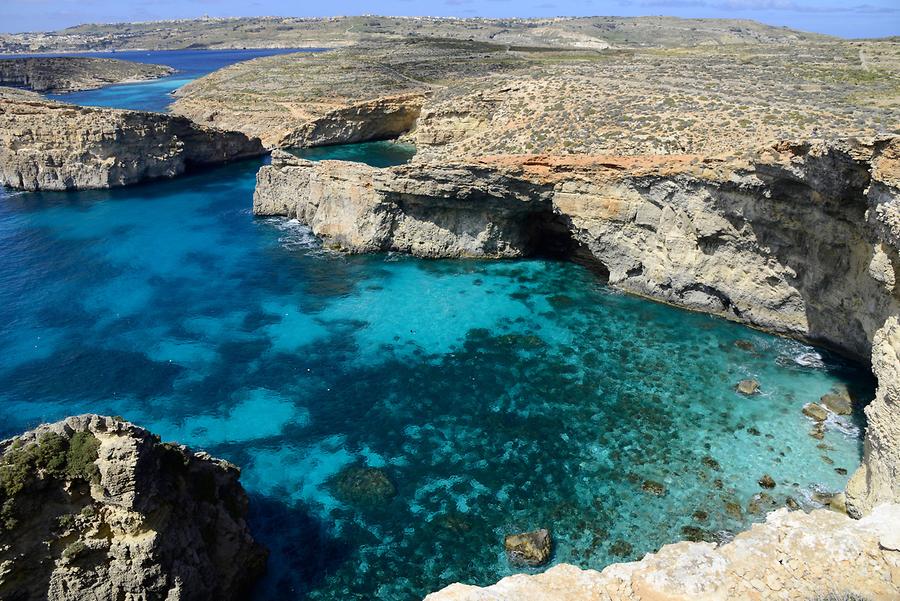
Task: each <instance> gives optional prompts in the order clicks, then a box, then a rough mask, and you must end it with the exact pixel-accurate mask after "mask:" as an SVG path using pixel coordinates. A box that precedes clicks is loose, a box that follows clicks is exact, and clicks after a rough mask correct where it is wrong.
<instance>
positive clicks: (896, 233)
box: [254, 137, 900, 515]
mask: <svg viewBox="0 0 900 601" xmlns="http://www.w3.org/2000/svg"><path fill="white" fill-rule="evenodd" d="M898 157H900V138H896V137H884V138H873V139H868V140H843V141H829V142H825V141H815V140H814V141H806V142H781V143H778V144H774V145H771V146H769V147H766V148H763V149H761V150H760V151H758V152H756V153H753V154H750V155H746V156H740V157H708V158H701V157H696V156H677V155H676V156H671V155H670V156H659V155H657V156H652V155H649V156H641V157H600V156H593V157H592V156H578V157H571V156H570V157H540V156H539V157H528V156H521V155H517V156H495V157H484V158H482V159H481V160H480V161H477V162H474V161H473V162H467V163H454V162H447V161H441V162H438V161H435V160H425V161H422V160H419V161H414V162H413V163H411V164H407V165H401V166H396V167H391V168H388V169H376V168H373V167H368V166H365V165H359V164H350V163H344V162H340V161H323V162H321V163H312V162H309V161H304V160H301V159H297V158H295V157H293V156H291V155H288V154H287V153H274V154H273V161H272V164H271V165H270V166H267V167H263V168H262V169H261V170H260V172H259V174H258V176H257V188H256V193H255V196H254V212H255V213H256V214H258V215H287V216H290V217H296V218H297V219H299V220H300V221H302V222H304V223H307V224H309V225H310V227H311V228H312V230H313V232H314V233H316V234H317V235H319V236H322V237H323V238H324V239H325V240H326V242H327V243H328V244H331V245H334V246H336V247H338V248H341V249H344V250H348V251H351V252H371V251H384V250H397V251H403V252H410V253H413V254H415V255H419V256H423V257H515V256H523V255H528V254H533V253H535V252H540V251H542V250H545V249H546V245H547V243H548V242H551V243H553V244H554V245H556V246H557V249H558V248H559V247H560V246H565V242H566V240H563V239H562V238H564V237H565V236H568V242H569V244H570V247H569V248H568V249H566V250H567V251H568V252H569V253H572V254H579V255H581V256H582V257H584V256H586V257H589V259H590V260H591V261H593V262H594V263H595V264H597V265H598V266H599V267H600V268H601V269H602V270H603V271H605V272H606V273H607V274H608V279H609V284H610V285H611V286H614V287H617V288H620V289H623V290H626V291H628V292H632V293H635V294H639V295H642V296H646V297H649V298H653V299H656V300H660V301H664V302H668V303H672V304H675V305H678V306H682V307H687V308H690V309H694V310H698V311H704V312H708V313H713V314H717V315H721V316H723V317H727V318H729V319H733V320H736V321H741V322H743V323H747V324H750V325H753V326H756V327H760V328H764V329H767V330H770V331H775V332H780V333H784V334H788V335H791V336H795V337H798V338H804V339H808V340H812V341H816V342H820V343H824V344H828V345H830V346H833V347H835V348H838V349H841V350H843V351H844V352H846V353H849V354H852V355H855V356H857V357H859V358H860V359H862V360H864V361H865V360H868V359H869V358H870V357H871V358H872V363H873V367H874V370H875V375H876V376H877V377H878V382H879V388H878V396H877V398H876V400H875V401H874V402H873V403H872V404H871V406H870V407H869V408H868V410H867V413H868V416H869V428H868V432H867V438H866V451H865V459H864V464H863V467H862V468H861V470H860V472H859V473H857V474H856V475H855V476H854V478H853V481H852V483H851V487H850V489H849V490H848V497H849V506H850V510H851V512H852V513H854V514H855V515H861V514H864V513H866V512H868V511H869V510H871V508H872V507H874V506H875V505H876V504H878V503H883V502H897V501H900V430H898V427H897V424H898V423H900V422H898V418H897V415H898V411H900V407H898V404H900V362H898V356H900V350H898V347H900V334H898V325H897V319H898V316H900V289H898V287H897V281H898V278H900V255H898V250H900V244H898V241H900V188H898V185H897V182H898V179H900V168H898V166H900V160H898ZM873 341H874V347H873Z"/></svg>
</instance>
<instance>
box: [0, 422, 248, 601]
mask: <svg viewBox="0 0 900 601" xmlns="http://www.w3.org/2000/svg"><path fill="white" fill-rule="evenodd" d="M239 474H240V472H239V470H238V468H236V467H235V466H233V465H231V464H230V463H228V462H226V461H222V460H219V459H214V458H212V457H210V456H209V455H207V454H205V453H192V452H191V451H190V450H188V449H187V448H185V447H182V446H179V445H175V444H164V443H161V442H160V441H159V438H157V437H156V436H154V435H152V434H150V433H149V432H147V431H146V430H143V429H141V428H139V427H137V426H135V425H133V424H130V423H128V422H125V421H122V420H121V419H120V418H110V417H102V416H98V415H81V416H77V417H69V418H67V419H65V420H63V421H61V422H57V423H54V424H49V425H43V426H40V427H38V428H36V429H35V430H32V431H30V432H27V433H25V434H23V435H21V436H18V437H16V438H13V439H10V440H6V441H3V442H2V443H0V500H2V509H0V518H2V521H0V598H2V599H35V600H37V599H50V600H54V601H55V600H59V601H62V600H71V601H75V600H80V599H95V600H109V601H113V600H120V599H146V600H148V601H150V600H160V601H162V600H163V599H165V600H167V601H177V600H190V599H240V598H243V597H242V595H243V593H244V592H246V589H247V587H248V586H249V585H250V584H251V583H252V582H253V580H254V579H255V578H256V577H258V576H259V575H260V574H261V573H262V571H263V569H264V566H265V560H266V551H265V550H264V549H263V548H262V547H261V546H260V545H258V544H257V543H255V542H254V540H253V538H252V537H251V536H250V533H249V530H248V528H247V524H246V522H245V517H246V514H247V496H246V494H245V493H244V490H243V489H242V488H241V485H240V483H239V482H238V477H239Z"/></svg>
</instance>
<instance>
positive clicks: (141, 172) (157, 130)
mask: <svg viewBox="0 0 900 601" xmlns="http://www.w3.org/2000/svg"><path fill="white" fill-rule="evenodd" d="M263 152H264V149H263V147H262V145H261V144H260V142H259V140H258V139H255V138H247V137H246V136H245V135H244V134H241V133H238V132H225V131H221V130H217V129H213V128H207V127H203V126H199V125H197V124H195V123H193V122H191V121H190V120H188V119H185V118H183V117H172V116H170V115H163V114H158V113H147V112H142V111H126V110H118V109H107V108H95V107H81V106H74V105H70V104H64V103H61V102H53V101H49V100H46V99H43V98H42V97H40V96H38V95H37V94H34V93H31V92H25V91H21V90H13V89H11V88H0V184H3V185H6V186H10V187H12V188H18V189H22V190H74V189H84V188H111V187H114V186H124V185H127V184H132V183H135V182H139V181H143V180H148V179H153V178H161V177H174V176H176V175H179V174H181V173H184V172H185V170H187V169H189V168H191V167H195V166H204V165H212V164H216V163H222V162H225V161H230V160H235V159H239V158H243V157H249V156H257V155H259V154H262V153H263Z"/></svg>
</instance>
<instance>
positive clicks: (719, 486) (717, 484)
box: [713, 478, 725, 490]
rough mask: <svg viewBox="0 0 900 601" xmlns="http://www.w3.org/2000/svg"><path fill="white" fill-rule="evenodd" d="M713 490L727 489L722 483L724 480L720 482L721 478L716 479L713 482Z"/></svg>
mask: <svg viewBox="0 0 900 601" xmlns="http://www.w3.org/2000/svg"><path fill="white" fill-rule="evenodd" d="M713 488H715V489H716V490H722V489H723V488H725V483H724V482H722V480H720V479H719V478H716V479H715V480H713Z"/></svg>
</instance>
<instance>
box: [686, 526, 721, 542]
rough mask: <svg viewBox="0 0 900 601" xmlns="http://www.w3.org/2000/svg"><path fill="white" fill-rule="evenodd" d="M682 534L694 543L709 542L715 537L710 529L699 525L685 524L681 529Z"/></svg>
mask: <svg viewBox="0 0 900 601" xmlns="http://www.w3.org/2000/svg"><path fill="white" fill-rule="evenodd" d="M681 534H683V535H684V538H686V539H687V540H689V541H691V542H692V543H702V542H708V541H711V540H712V538H713V537H712V535H710V533H709V532H708V531H706V530H704V529H703V528H698V527H697V526H685V527H684V528H682V529H681Z"/></svg>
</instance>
